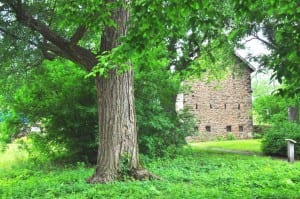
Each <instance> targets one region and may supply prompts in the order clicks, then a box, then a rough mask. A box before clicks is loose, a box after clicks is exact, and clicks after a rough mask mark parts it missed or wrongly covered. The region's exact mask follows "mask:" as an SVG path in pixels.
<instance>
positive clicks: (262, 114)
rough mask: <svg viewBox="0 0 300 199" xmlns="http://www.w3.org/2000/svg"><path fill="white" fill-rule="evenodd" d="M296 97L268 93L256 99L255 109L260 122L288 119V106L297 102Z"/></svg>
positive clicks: (274, 122)
mask: <svg viewBox="0 0 300 199" xmlns="http://www.w3.org/2000/svg"><path fill="white" fill-rule="evenodd" d="M296 101H297V100H296V99H290V98H286V97H282V96H279V95H266V96H262V97H259V98H257V99H255V101H254V103H253V110H254V113H255V114H256V116H257V117H256V120H257V122H258V123H260V124H276V123H278V122H283V121H287V120H288V111H287V110H288V107H289V106H294V105H295V104H296Z"/></svg>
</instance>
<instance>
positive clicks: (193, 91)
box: [176, 55, 255, 141]
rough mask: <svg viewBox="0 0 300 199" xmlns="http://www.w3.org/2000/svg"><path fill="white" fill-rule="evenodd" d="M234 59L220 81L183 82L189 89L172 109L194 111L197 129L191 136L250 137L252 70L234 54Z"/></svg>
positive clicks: (197, 137)
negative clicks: (195, 134)
mask: <svg viewBox="0 0 300 199" xmlns="http://www.w3.org/2000/svg"><path fill="white" fill-rule="evenodd" d="M235 59H236V60H235V61H234V64H233V65H234V66H233V67H229V68H230V69H229V70H228V72H227V73H226V74H227V75H226V77H225V78H223V80H220V81H217V80H215V81H210V82H207V81H205V80H202V81H185V82H184V85H185V86H187V87H189V88H190V89H188V90H189V92H187V93H185V94H183V93H181V94H179V95H178V97H177V102H176V108H177V110H179V109H182V108H183V107H187V108H189V110H190V111H191V112H192V113H193V114H194V116H195V119H196V126H195V129H197V130H198V131H199V135H198V136H195V137H193V138H194V139H197V140H200V141H204V140H213V139H216V138H221V137H224V138H226V137H228V136H232V135H233V136H234V137H235V138H237V139H245V138H251V137H252V132H253V124H252V111H251V109H252V97H251V93H252V90H251V73H252V72H253V71H254V70H255V69H254V68H253V67H252V66H251V65H250V64H249V63H248V62H246V61H245V60H244V59H243V58H241V57H239V56H238V55H235ZM204 79H205V78H204Z"/></svg>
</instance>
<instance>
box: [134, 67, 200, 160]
mask: <svg viewBox="0 0 300 199" xmlns="http://www.w3.org/2000/svg"><path fill="white" fill-rule="evenodd" d="M135 85H136V87H135V89H136V90H135V94H136V111H137V125H138V136H139V149H140V152H141V153H143V154H145V155H148V156H163V155H168V154H169V153H173V152H174V151H173V152H172V150H171V149H175V148H176V147H179V146H181V145H183V144H185V137H186V136H188V135H191V134H193V133H194V126H195V122H194V118H193V116H192V115H191V114H190V113H189V112H188V111H187V110H183V111H182V112H181V113H179V114H177V113H176V111H175V99H176V95H177V93H178V90H179V87H180V81H179V80H177V79H176V78H174V77H172V74H170V73H168V72H166V71H155V72H151V71H149V72H147V73H142V72H139V73H138V74H137V75H136V79H135ZM162 85H163V86H162Z"/></svg>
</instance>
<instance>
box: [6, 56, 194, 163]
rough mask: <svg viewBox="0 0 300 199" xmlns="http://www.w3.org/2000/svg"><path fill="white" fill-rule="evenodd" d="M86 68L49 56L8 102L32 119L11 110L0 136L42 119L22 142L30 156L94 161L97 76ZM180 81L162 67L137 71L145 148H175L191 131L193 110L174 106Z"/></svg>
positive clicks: (160, 152) (155, 151)
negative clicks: (88, 73) (177, 109)
mask: <svg viewBox="0 0 300 199" xmlns="http://www.w3.org/2000/svg"><path fill="white" fill-rule="evenodd" d="M62 68H64V69H63V70H62ZM85 74H86V73H85V72H84V71H82V70H81V69H79V68H77V67H76V66H75V65H74V64H72V63H70V62H64V61H61V60H57V61H56V62H55V63H53V62H45V63H44V64H43V66H42V67H40V68H37V69H35V70H32V71H31V73H30V76H29V75H28V77H27V78H28V79H24V80H23V86H22V87H21V88H15V92H14V95H13V102H12V101H8V102H6V103H7V104H9V105H10V108H11V110H12V111H14V112H18V113H19V115H20V114H21V115H23V117H26V119H27V120H29V122H30V123H29V124H26V125H25V124H24V123H22V120H20V116H19V115H18V114H12V113H11V114H10V115H11V117H9V118H6V120H5V121H4V122H2V123H1V127H2V130H1V136H2V137H1V140H2V142H7V141H10V140H12V138H13V137H14V136H16V135H18V134H19V132H20V125H23V126H24V125H25V126H26V127H27V126H29V127H30V126H32V125H37V124H39V125H40V127H41V128H42V132H41V133H31V134H30V135H29V138H30V139H28V140H27V142H25V143H24V144H27V145H28V147H27V149H28V150H29V151H30V154H31V156H32V157H39V158H40V159H43V158H44V159H49V158H52V159H53V158H56V159H57V158H59V159H61V160H63V158H64V159H65V160H63V161H71V162H76V161H89V162H95V157H96V139H95V137H96V131H97V125H96V122H97V121H96V120H97V117H96V102H95V100H94V99H95V96H94V93H93V89H94V85H93V82H92V81H91V80H90V79H84V76H85ZM179 83H180V81H179V80H178V79H177V78H176V77H175V76H174V75H173V74H171V73H170V72H166V71H164V70H161V71H155V72H151V71H148V72H147V73H145V72H142V71H136V78H135V84H136V89H135V94H136V106H137V107H136V109H137V110H136V111H137V119H138V129H139V146H140V150H141V152H142V153H143V154H146V155H149V156H156V155H163V154H165V153H173V151H170V149H174V148H173V147H170V146H171V145H173V146H176V147H177V146H180V145H182V144H184V143H185V141H184V138H185V136H187V135H190V134H192V133H193V127H194V124H193V118H192V116H191V115H190V114H189V113H188V112H187V111H183V112H182V113H181V114H179V115H178V114H177V113H176V112H175V106H174V103H175V98H176V95H177V92H178V89H179ZM86 85H89V86H88V87H86ZM161 85H164V86H163V87H162V86H161ZM3 102H4V101H3ZM17 116H18V117H17ZM10 118H11V119H10ZM11 128H13V129H11ZM167 151H168V152H167Z"/></svg>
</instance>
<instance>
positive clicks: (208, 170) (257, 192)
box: [0, 140, 300, 199]
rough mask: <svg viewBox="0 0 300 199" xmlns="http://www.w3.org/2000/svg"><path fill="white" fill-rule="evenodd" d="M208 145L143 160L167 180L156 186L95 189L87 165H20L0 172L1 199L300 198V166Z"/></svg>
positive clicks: (119, 184) (119, 185)
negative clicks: (89, 180)
mask: <svg viewBox="0 0 300 199" xmlns="http://www.w3.org/2000/svg"><path fill="white" fill-rule="evenodd" d="M248 141H249V142H250V143H251V142H252V140H251V141H250V140H248ZM234 142H238V143H240V144H236V145H241V142H240V141H232V143H231V145H232V146H234V145H235V144H233V143H234ZM222 143H223V144H224V147H225V148H227V147H229V146H228V145H230V144H228V143H229V142H218V147H220V148H222V147H223V145H222ZM254 143H256V142H254ZM258 143H259V142H258ZM202 144H203V143H201V144H199V145H196V144H193V145H192V146H191V147H186V148H184V149H182V150H180V152H178V153H177V154H170V157H167V158H162V159H154V160H149V159H147V158H142V159H143V160H144V164H145V166H146V167H147V168H148V169H149V170H151V171H152V172H153V173H155V174H156V175H159V176H161V177H162V180H153V181H127V182H114V183H111V184H97V185H91V184H87V183H86V182H85V179H87V178H88V177H89V176H91V175H92V173H93V169H92V168H86V167H85V166H84V165H83V164H81V163H78V164H77V165H75V166H68V167H63V168H62V167H55V166H53V165H52V166H51V165H38V164H34V163H30V162H28V163H22V164H18V165H15V166H13V167H12V168H8V169H2V172H1V171H0V198H22V199H23V198H43V199H44V198H73V199H75V198H76V199H81V198H116V199H122V198H126V199H130V198H133V199H136V198H142V199H144V198H151V199H152V198H162V199H165V198H166V199H168V198H170V199H173V198H175V199H176V198H178V199H186V198H187V199H189V198H191V199H194V198H230V199H231V198H243V199H244V198H272V199H273V198H299V197H300V163H299V162H296V163H294V164H289V163H287V162H286V161H282V160H275V159H272V158H270V157H263V156H256V155H241V154H232V153H224V152H220V151H214V150H209V146H205V147H204V146H202ZM211 144H213V143H211ZM244 144H245V143H244ZM256 144H257V143H256ZM204 145H209V144H208V143H207V144H204ZM245 145H246V144H245ZM249 145H251V144H249ZM213 147H215V146H213ZM227 149H228V148H227ZM229 149H232V148H230V147H229ZM238 150H241V149H240V148H238ZM246 150H249V149H248V148H247V149H246Z"/></svg>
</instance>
